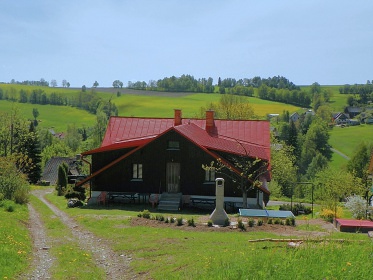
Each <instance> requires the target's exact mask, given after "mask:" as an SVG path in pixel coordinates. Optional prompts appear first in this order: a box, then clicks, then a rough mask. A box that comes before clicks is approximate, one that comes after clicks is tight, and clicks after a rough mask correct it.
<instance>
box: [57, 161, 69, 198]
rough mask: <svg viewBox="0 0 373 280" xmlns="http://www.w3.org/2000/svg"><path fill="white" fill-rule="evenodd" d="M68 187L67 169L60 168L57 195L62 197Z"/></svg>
mask: <svg viewBox="0 0 373 280" xmlns="http://www.w3.org/2000/svg"><path fill="white" fill-rule="evenodd" d="M66 187H67V173H66V170H65V168H64V167H63V166H62V164H61V165H60V166H58V179H57V195H58V196H61V195H62V194H63V192H64V191H65V190H66Z"/></svg>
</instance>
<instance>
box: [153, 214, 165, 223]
mask: <svg viewBox="0 0 373 280" xmlns="http://www.w3.org/2000/svg"><path fill="white" fill-rule="evenodd" d="M155 219H156V220H157V221H161V222H163V221H164V216H163V215H161V214H157V215H155Z"/></svg>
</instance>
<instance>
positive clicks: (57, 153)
mask: <svg viewBox="0 0 373 280" xmlns="http://www.w3.org/2000/svg"><path fill="white" fill-rule="evenodd" d="M69 156H74V152H73V151H72V150H71V149H70V148H69V147H68V146H67V145H66V144H65V142H63V141H56V142H54V143H53V144H52V145H49V146H46V147H45V148H44V149H43V151H42V153H41V157H42V165H43V166H45V164H46V163H47V162H48V160H50V159H51V158H52V157H69Z"/></svg>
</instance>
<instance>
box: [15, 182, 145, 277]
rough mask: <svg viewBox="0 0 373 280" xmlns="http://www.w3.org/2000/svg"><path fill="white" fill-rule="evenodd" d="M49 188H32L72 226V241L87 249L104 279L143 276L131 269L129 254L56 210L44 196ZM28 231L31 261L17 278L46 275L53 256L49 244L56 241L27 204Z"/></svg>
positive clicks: (67, 224) (69, 226)
mask: <svg viewBox="0 0 373 280" xmlns="http://www.w3.org/2000/svg"><path fill="white" fill-rule="evenodd" d="M48 191H49V192H51V189H44V190H37V191H33V194H34V195H35V196H36V197H38V198H39V199H40V200H41V201H42V202H43V203H45V204H46V205H47V206H48V207H49V208H50V209H51V210H52V211H53V213H54V214H55V215H56V216H57V217H58V218H59V219H60V220H61V221H62V222H63V223H64V224H65V225H66V226H67V227H68V228H69V229H70V230H71V232H72V234H73V236H74V237H75V241H76V242H77V243H78V244H79V247H80V248H81V249H83V250H86V251H90V252H91V253H92V255H93V259H94V260H95V262H96V264H97V265H98V266H100V267H102V268H103V269H104V270H105V272H106V276H107V279H141V278H142V277H141V276H139V275H137V274H135V273H134V272H133V271H131V270H130V268H129V264H130V261H131V257H130V256H127V255H125V254H118V253H116V252H114V251H113V250H112V249H111V248H110V244H109V242H108V241H106V240H103V239H99V238H97V237H96V236H95V235H94V234H93V233H92V232H90V231H88V230H86V229H83V228H82V227H81V226H79V225H78V224H77V223H76V222H75V221H74V219H72V218H70V217H69V216H68V215H67V214H66V213H64V212H63V211H61V210H59V209H58V208H57V207H56V206H54V205H53V204H52V203H50V202H49V201H47V200H46V199H45V198H44V195H45V194H46V193H47V192H48ZM30 209H31V210H30V219H29V223H30V227H29V228H30V231H31V236H32V238H33V262H32V267H31V269H30V272H29V273H25V274H23V275H21V276H20V279H49V278H50V268H51V267H52V266H53V258H52V257H51V256H50V254H49V253H48V248H50V246H53V245H50V244H53V243H58V240H53V239H51V238H50V237H48V236H47V235H46V231H45V228H44V225H43V223H42V221H41V219H40V216H39V215H38V214H37V212H36V211H35V210H34V209H33V208H32V206H30Z"/></svg>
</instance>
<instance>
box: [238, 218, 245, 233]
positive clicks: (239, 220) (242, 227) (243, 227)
mask: <svg viewBox="0 0 373 280" xmlns="http://www.w3.org/2000/svg"><path fill="white" fill-rule="evenodd" d="M237 227H238V228H239V229H240V230H242V231H245V230H246V227H245V224H244V223H243V221H242V219H238V220H237Z"/></svg>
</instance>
